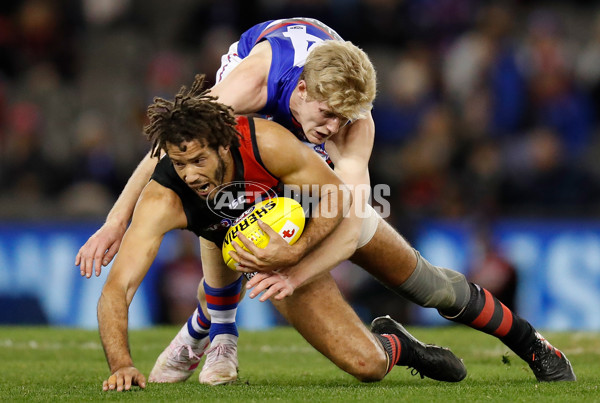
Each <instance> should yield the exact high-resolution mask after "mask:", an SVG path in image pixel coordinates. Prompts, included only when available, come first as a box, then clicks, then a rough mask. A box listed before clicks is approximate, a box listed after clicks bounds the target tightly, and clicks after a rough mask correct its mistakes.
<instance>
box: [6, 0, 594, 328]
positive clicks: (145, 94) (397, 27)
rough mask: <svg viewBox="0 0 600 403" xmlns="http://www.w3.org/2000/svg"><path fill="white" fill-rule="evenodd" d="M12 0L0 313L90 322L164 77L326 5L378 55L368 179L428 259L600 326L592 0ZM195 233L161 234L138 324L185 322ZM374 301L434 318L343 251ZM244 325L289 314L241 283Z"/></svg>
mask: <svg viewBox="0 0 600 403" xmlns="http://www.w3.org/2000/svg"><path fill="white" fill-rule="evenodd" d="M564 3H565V2H558V1H557V2H547V1H546V2H542V1H526V0H521V1H516V0H515V1H505V2H487V1H475V0H398V1H393V0H329V1H319V0H303V1H299V0H295V1H291V0H290V1H274V0H254V1H243V0H242V1H234V0H221V1H218V2H217V1H198V0H172V1H169V2H165V1H158V0H143V1H142V0H103V1H99V0H20V1H17V0H13V1H3V2H2V3H1V4H0V189H1V191H0V323H4V324H9V323H48V324H55V325H64V326H79V327H89V328H94V327H95V326H96V319H95V316H96V315H95V306H96V302H97V299H98V297H99V293H100V290H101V287H102V284H103V280H104V278H105V276H106V273H107V271H108V269H107V268H105V269H104V272H103V275H102V276H101V278H99V279H98V278H92V279H89V280H87V279H83V278H80V276H79V270H77V268H76V267H75V266H74V265H73V261H74V256H75V254H76V252H77V250H78V248H79V247H80V246H81V245H82V244H83V243H84V242H85V240H86V239H87V238H88V237H89V236H90V235H91V234H92V233H93V232H94V231H95V230H96V229H97V228H98V227H99V226H100V225H101V223H102V220H103V218H104V217H105V215H106V213H107V211H108V210H109V209H110V207H111V205H112V203H113V202H114V200H115V199H116V197H117V196H118V194H119V192H120V190H121V189H122V187H123V186H124V184H125V182H126V180H127V178H128V177H129V175H130V173H131V172H132V170H133V169H134V168H135V165H136V164H137V163H138V162H139V161H140V159H141V158H142V156H143V155H144V154H145V153H146V151H147V150H148V145H147V144H146V142H145V140H144V138H143V136H142V135H141V127H142V125H143V123H144V112H145V107H146V106H147V104H148V103H149V102H151V99H152V97H153V96H156V95H161V96H167V97H168V96H172V95H173V94H174V93H175V92H176V91H177V89H178V88H179V86H180V85H182V84H189V83H191V81H192V78H193V75H194V74H195V73H198V72H203V73H206V74H207V75H208V77H209V78H210V79H212V78H213V74H214V72H215V71H216V69H217V67H218V66H219V63H220V55H221V54H222V53H224V52H225V51H226V49H227V48H228V46H229V44H230V43H232V42H233V41H235V40H236V39H237V37H238V36H239V34H240V33H241V32H242V31H243V30H245V29H247V28H249V27H250V26H251V25H253V24H255V23H257V22H261V21H264V20H267V19H272V18H285V17H294V16H307V17H313V18H318V19H320V20H321V21H323V22H325V23H326V24H328V25H330V26H331V27H333V28H334V29H336V30H337V31H338V33H340V34H341V35H342V37H344V38H345V39H347V40H351V41H353V42H354V43H356V44H357V45H359V46H361V47H362V48H363V49H365V50H366V51H367V52H368V53H369V55H370V56H371V58H372V60H373V62H374V64H375V66H376V68H377V70H378V81H379V93H378V97H377V100H376V103H375V108H374V112H373V113H374V118H375V122H376V128H377V130H376V144H375V149H374V152H373V157H372V159H371V167H370V169H371V179H372V184H380V183H385V184H389V185H390V186H391V190H392V192H391V195H390V196H389V201H390V204H391V207H392V215H391V216H390V217H389V220H390V222H391V223H392V224H393V225H394V226H395V227H396V228H398V229H399V231H400V232H401V233H402V234H403V235H405V236H406V237H407V238H408V239H409V240H410V241H411V242H412V243H413V244H414V245H415V246H416V247H417V248H418V249H420V250H421V251H422V252H423V254H424V255H425V256H427V257H428V258H429V260H431V261H432V262H433V263H435V264H438V265H445V266H448V267H452V268H455V269H457V270H460V271H462V272H464V273H466V274H468V275H469V277H470V278H473V279H476V280H477V281H478V282H479V283H481V284H483V285H486V286H487V287H488V288H490V289H491V290H492V291H494V292H495V293H497V294H498V295H500V296H501V299H503V300H504V301H505V302H506V303H507V304H511V303H513V304H514V306H515V309H516V311H517V312H518V313H520V314H522V315H523V316H525V317H526V318H528V319H530V320H531V322H532V323H533V324H534V325H535V326H536V327H538V328H547V329H553V330H560V329H587V330H600V315H598V313H597V307H598V306H599V305H600V220H599V219H598V218H599V215H600V208H599V207H600V202H599V200H600V199H599V197H598V196H599V190H600V185H599V183H600V182H599V181H598V179H599V178H598V176H599V175H600V164H598V158H599V156H600V141H599V140H600V136H599V134H600V133H599V129H600V126H599V122H598V118H597V116H598V113H597V112H598V110H599V108H600V7H598V6H595V5H594V3H595V2H593V1H570V2H568V4H564ZM197 248H198V246H197V242H196V241H195V239H193V237H190V236H189V235H187V234H186V233H185V232H183V231H178V232H176V233H172V234H169V236H168V237H167V238H166V240H165V243H164V245H163V247H162V248H161V250H160V254H159V258H158V259H157V262H156V263H155V264H154V266H153V268H152V269H151V271H150V274H149V277H148V278H147V279H146V280H145V283H144V285H143V287H142V288H141V289H140V291H139V292H138V294H137V295H136V297H135V299H134V303H133V305H132V308H131V309H132V314H131V315H130V322H131V326H132V327H142V326H148V325H151V324H153V323H158V322H171V323H181V322H182V321H183V320H184V319H185V318H186V317H187V315H188V314H189V312H191V310H192V309H193V306H194V305H195V304H194V295H195V286H196V284H197V281H198V280H199V278H200V276H201V267H200V266H199V263H198V261H197V255H196V253H197ZM335 276H336V278H337V279H338V281H339V284H340V287H341V288H342V290H343V291H344V293H345V295H346V296H347V298H348V299H349V300H350V302H351V303H352V304H353V306H354V307H355V308H356V309H357V311H358V312H359V314H360V315H361V317H363V318H364V319H365V321H369V320H370V319H371V318H372V317H374V316H376V315H379V314H383V313H389V314H392V315H393V316H394V317H396V318H397V319H400V320H402V321H404V322H406V323H415V324H438V323H440V322H439V320H438V318H437V314H436V312H434V311H431V310H429V311H425V310H420V309H415V308H414V307H413V306H412V305H409V304H407V303H405V302H404V301H402V300H401V299H399V298H397V297H394V296H393V294H391V293H389V292H387V291H386V290H385V289H384V288H382V287H381V286H380V285H379V284H377V283H376V282H375V281H373V280H372V279H370V278H369V277H368V276H367V275H365V274H364V273H362V272H361V271H360V270H359V269H357V268H356V267H353V266H352V265H350V264H343V265H342V266H341V267H340V268H338V269H336V270H335ZM238 317H239V319H240V324H241V326H242V327H245V328H263V327H267V326H271V325H273V324H276V323H279V318H278V317H277V315H276V314H274V313H273V312H272V310H271V308H270V306H269V305H268V304H260V303H257V302H254V301H250V300H249V299H246V300H245V301H244V302H243V303H242V304H241V308H240V312H239V315H238Z"/></svg>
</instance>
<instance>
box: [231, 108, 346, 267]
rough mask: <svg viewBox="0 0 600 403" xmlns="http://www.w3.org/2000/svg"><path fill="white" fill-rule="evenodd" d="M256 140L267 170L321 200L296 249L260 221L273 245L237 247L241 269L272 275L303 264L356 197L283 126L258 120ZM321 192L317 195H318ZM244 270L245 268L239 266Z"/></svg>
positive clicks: (295, 245)
mask: <svg viewBox="0 0 600 403" xmlns="http://www.w3.org/2000/svg"><path fill="white" fill-rule="evenodd" d="M255 125H256V138H257V144H258V148H259V150H260V156H261V159H262V161H263V164H264V165H265V167H266V168H267V169H268V170H269V172H271V173H272V174H273V175H275V176H276V177H278V178H279V179H280V180H281V181H282V182H283V183H284V184H285V185H286V186H294V187H297V188H299V189H303V190H304V189H306V190H308V192H309V193H310V196H311V197H313V198H315V199H318V200H319V202H318V204H317V205H316V206H313V209H312V210H313V217H312V218H311V219H310V221H309V222H308V224H307V226H306V228H305V229H304V232H303V233H302V236H301V237H300V238H299V239H298V241H297V242H296V243H295V244H294V245H288V244H287V242H285V241H284V240H283V238H281V236H279V234H277V233H276V232H275V231H274V230H273V229H271V228H270V227H269V226H268V225H266V224H264V223H262V222H259V225H260V227H261V229H262V230H263V231H265V232H266V233H267V234H268V235H269V237H270V241H269V244H268V245H267V246H266V247H265V248H264V249H261V248H258V247H257V246H255V245H254V244H253V243H252V242H251V241H249V240H248V239H247V238H245V237H244V236H243V235H239V234H238V236H239V238H240V240H241V241H242V242H243V243H244V245H245V246H246V247H247V248H248V250H249V252H247V251H244V250H243V249H242V248H241V247H239V246H237V245H236V244H235V243H234V248H235V252H232V253H231V256H232V257H233V258H234V259H235V260H236V261H238V262H239V263H240V265H239V266H238V269H240V270H241V271H272V270H274V269H277V268H282V267H288V266H290V265H294V264H296V263H297V262H299V261H300V259H302V258H303V257H304V256H305V255H306V254H308V253H309V252H310V251H311V250H313V249H314V248H315V247H316V246H317V245H318V244H319V243H320V242H321V241H322V240H323V239H324V238H325V237H326V236H327V235H329V234H330V233H331V232H332V231H333V230H334V229H335V228H336V227H337V225H338V224H339V223H340V222H341V221H342V218H343V217H344V215H345V214H347V212H348V210H349V208H350V205H351V203H352V196H351V194H350V192H349V190H348V188H347V187H346V185H345V184H344V183H343V182H342V180H341V179H340V178H339V177H338V176H337V175H336V174H335V173H334V172H333V171H332V170H331V169H330V168H329V167H328V166H327V164H326V163H325V162H324V161H323V160H322V159H321V158H320V157H319V156H318V155H317V153H315V152H314V151H313V150H311V149H310V148H308V147H306V146H305V145H304V144H302V143H301V142H300V141H298V140H297V139H296V138H295V137H294V136H293V135H292V134H291V133H290V132H289V131H288V130H286V129H285V128H283V127H282V126H280V125H278V124H276V123H274V122H269V121H266V120H262V119H255ZM315 192H318V194H315ZM240 266H241V267H240Z"/></svg>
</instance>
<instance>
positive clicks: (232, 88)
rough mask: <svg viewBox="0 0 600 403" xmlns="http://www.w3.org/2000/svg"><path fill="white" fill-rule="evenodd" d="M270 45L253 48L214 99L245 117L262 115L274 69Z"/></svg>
mask: <svg viewBox="0 0 600 403" xmlns="http://www.w3.org/2000/svg"><path fill="white" fill-rule="evenodd" d="M271 58H272V53H271V45H270V44H269V42H268V41H263V42H260V43H259V44H257V45H256V46H254V47H253V48H252V50H251V51H250V53H249V54H248V56H246V57H245V58H244V59H243V60H242V61H241V62H240V64H238V65H237V66H236V67H235V68H234V69H233V70H231V72H230V73H229V74H228V75H227V76H226V77H225V78H224V79H223V80H222V81H220V82H218V83H217V84H215V85H214V86H213V87H212V88H211V90H210V93H211V95H215V96H217V97H218V99H219V102H221V103H223V104H225V105H229V106H231V107H232V108H233V110H234V111H235V113H237V114H239V115H242V114H248V113H255V112H258V111H260V110H261V109H262V108H263V107H264V106H265V105H266V104H267V97H268V93H267V81H268V79H269V70H270V68H271Z"/></svg>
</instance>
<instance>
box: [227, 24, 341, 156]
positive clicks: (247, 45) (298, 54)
mask: <svg viewBox="0 0 600 403" xmlns="http://www.w3.org/2000/svg"><path fill="white" fill-rule="evenodd" d="M264 40H267V41H269V43H270V45H271V49H272V60H271V67H270V70H269V78H268V83H267V86H268V89H267V103H266V105H265V107H264V108H263V109H261V110H260V111H259V112H258V113H260V114H263V115H268V116H269V117H270V118H272V119H273V120H274V121H275V122H277V123H279V124H280V125H282V126H284V127H285V128H286V129H288V130H290V131H291V132H292V133H294V135H296V137H298V138H299V139H300V140H302V141H304V142H306V137H305V136H304V132H303V131H302V127H301V126H300V125H299V124H298V122H296V121H295V119H294V118H293V117H292V113H291V112H290V97H291V95H292V92H293V91H294V89H295V88H296V85H297V84H298V80H299V78H300V74H301V73H302V69H303V68H304V63H305V62H306V57H307V56H308V54H309V53H310V51H311V49H312V48H313V45H314V44H316V43H319V42H322V41H327V40H342V38H341V37H340V36H339V35H338V34H337V32H335V31H334V30H333V29H331V28H329V27H328V26H326V25H325V24H323V23H322V22H320V21H317V20H315V19H312V18H290V19H282V20H272V21H266V22H263V23H260V24H257V25H255V26H253V27H252V28H250V29H248V30H247V31H246V32H244V33H243V34H242V36H241V37H240V40H239V41H238V42H236V43H234V44H233V45H232V46H231V47H230V49H229V53H228V54H226V55H224V56H223V58H222V66H221V68H220V69H219V71H218V72H217V82H218V81H221V80H222V79H223V78H224V77H225V76H226V75H227V73H228V72H229V71H231V70H232V69H233V68H234V67H235V66H236V65H237V64H239V62H240V61H241V60H242V59H244V58H245V57H247V56H248V54H249V53H250V51H251V50H252V48H253V47H254V46H255V45H256V44H257V43H259V42H261V41H264ZM308 144H310V143H308ZM308 144H307V145H308ZM311 146H312V147H313V148H315V151H317V153H319V155H321V156H324V155H325V156H327V154H326V152H325V149H324V148H323V146H322V145H318V146H316V145H314V144H312V145H311ZM324 158H325V159H326V160H327V159H328V156H327V157H324Z"/></svg>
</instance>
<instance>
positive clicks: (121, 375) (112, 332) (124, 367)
mask: <svg viewBox="0 0 600 403" xmlns="http://www.w3.org/2000/svg"><path fill="white" fill-rule="evenodd" d="M186 226H187V218H186V216H185V213H184V211H183V208H182V206H181V201H180V199H179V198H178V197H177V195H176V194H175V193H174V192H173V191H171V190H169V189H167V188H165V187H163V186H161V185H159V184H158V183H156V182H154V181H151V182H150V183H148V185H147V186H146V187H145V188H144V190H143V192H142V194H141V196H140V199H139V202H138V203H137V205H136V208H135V211H134V214H133V218H132V221H131V225H130V226H129V228H128V229H127V232H125V235H124V237H123V243H122V245H121V251H120V252H119V254H118V255H117V258H116V260H115V262H114V264H113V267H112V270H111V271H110V273H109V275H108V278H107V279H106V283H105V284H104V288H103V289H102V295H101V296H100V300H99V301H98V329H99V331H100V339H101V340H102V346H103V347H104V353H105V355H106V360H107V362H108V366H109V368H110V373H111V375H110V377H109V378H108V379H107V380H105V381H104V382H103V389H104V390H118V391H120V390H123V389H125V390H127V389H129V388H130V387H131V385H138V386H140V387H142V388H143V387H145V383H146V379H145V377H144V376H143V375H142V374H141V372H139V371H138V370H137V369H136V368H135V367H134V365H133V360H132V358H131V354H130V353H129V346H128V341H127V340H128V338H127V325H128V310H129V305H130V304H131V301H132V299H133V296H134V295H135V292H136V291H137V289H138V287H139V285H140V283H141V282H142V280H143V279H144V276H145V275H146V273H147V272H148V269H149V268H150V265H151V264H152V261H153V260H154V258H155V257H156V253H157V252H158V248H159V246H160V244H161V242H162V239H163V237H164V235H165V234H166V233H167V232H168V231H170V230H172V229H175V228H185V227H186Z"/></svg>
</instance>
